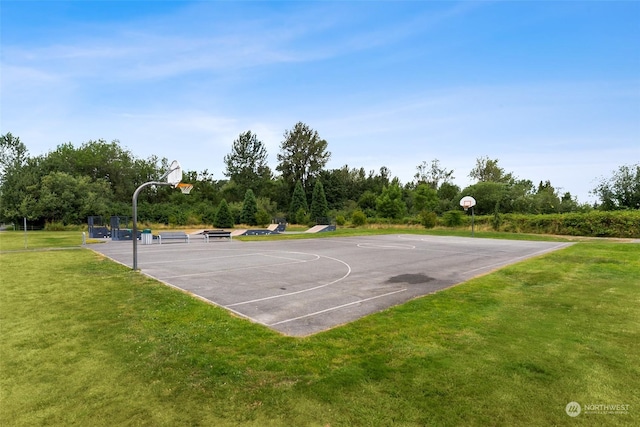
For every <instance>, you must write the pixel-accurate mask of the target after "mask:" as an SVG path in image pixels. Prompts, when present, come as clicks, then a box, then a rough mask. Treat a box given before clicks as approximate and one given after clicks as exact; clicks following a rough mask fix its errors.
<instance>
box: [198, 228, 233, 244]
mask: <svg viewBox="0 0 640 427" xmlns="http://www.w3.org/2000/svg"><path fill="white" fill-rule="evenodd" d="M202 234H203V235H204V241H205V242H208V241H209V239H210V238H211V237H214V238H220V239H225V238H226V239H229V240H231V232H230V231H226V230H204V231H203V232H202Z"/></svg>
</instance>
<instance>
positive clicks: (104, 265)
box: [0, 243, 640, 427]
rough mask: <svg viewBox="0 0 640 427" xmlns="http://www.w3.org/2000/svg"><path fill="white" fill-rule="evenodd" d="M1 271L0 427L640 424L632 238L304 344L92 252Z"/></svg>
mask: <svg viewBox="0 0 640 427" xmlns="http://www.w3.org/2000/svg"><path fill="white" fill-rule="evenodd" d="M0 268H1V270H0V271H1V274H2V281H1V284H0V322H1V323H0V327H1V332H2V340H1V341H0V364H1V365H0V366H1V370H0V425H7V426H33V425H60V426H69V425H82V426H86V425H91V426H100V425H104V426H107V425H108V426H112V425H131V426H136V425H149V426H181V425H203V426H204V425H207V426H209V425H210V426H227V425H229V426H231V425H233V426H237V425H240V426H245V425H247V426H333V427H336V426H391V425H393V426H395V425H398V426H422V425H442V426H449V425H464V426H476V425H477V426H484V425H504V426H513V425H540V426H543V425H544V426H546V425H568V424H574V423H575V424H578V425H594V426H595V425H598V426H600V425H638V424H640V397H639V395H638V392H637V389H638V384H640V363H639V362H640V346H639V345H638V343H639V342H640V289H639V288H640V280H639V278H638V277H639V272H640V245H638V244H630V243H578V244H576V245H573V246H571V247H569V248H566V249H563V250H561V251H557V252H554V253H550V254H547V255H545V256H542V257H539V258H535V259H532V260H528V261H525V262H522V263H520V264H517V265H512V266H509V267H507V268H504V269H502V270H499V271H497V272H494V273H492V274H490V275H486V276H482V277H479V278H476V279H474V280H471V281H469V282H466V283H464V284H461V285H459V286H456V287H454V288H451V289H448V290H445V291H441V292H438V293H436V294H434V295H429V296H426V297H423V298H419V299H416V300H413V301H410V302H408V303H406V304H404V305H402V306H398V307H394V308H391V309H388V310H386V311H384V312H381V313H377V314H374V315H370V316H367V317H365V318H363V319H361V320H359V321H357V322H354V323H351V324H348V325H345V326H342V327H339V328H336V329H333V330H331V331H327V332H324V333H321V334H317V335H314V336H311V337H307V338H302V339H300V338H290V337H283V336H281V335H279V334H277V333H275V332H272V331H270V330H269V329H266V328H264V327H262V326H260V325H255V324H252V323H250V322H248V321H246V320H244V319H239V318H236V317H234V316H232V315H231V314H229V313H228V312H227V311H225V310H224V309H221V308H218V307H214V306H211V305H208V304H206V303H204V302H202V301H199V300H197V299H195V298H192V297H190V296H189V295H186V294H184V293H181V292H179V291H176V290H173V289H171V288H168V287H166V286H165V285H163V284H160V283H158V282H156V281H154V280H151V279H149V278H147V277H145V276H143V275H141V274H139V273H135V272H132V271H131V270H130V269H128V268H126V267H124V266H122V265H119V264H116V263H114V262H111V261H109V260H108V259H105V258H103V257H101V256H99V255H97V254H95V253H93V252H91V251H89V250H80V251H79V250H62V251H31V252H19V253H18V252H16V253H3V254H0ZM232 285H233V284H230V286H232ZM571 401H576V402H579V403H581V404H582V405H589V404H621V405H629V410H628V413H626V414H615V415H614V414H609V415H606V414H581V415H579V416H578V417H577V418H570V417H568V416H567V414H566V413H565V406H566V405H567V403H569V402H571Z"/></svg>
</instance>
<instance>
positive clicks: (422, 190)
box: [412, 183, 438, 213]
mask: <svg viewBox="0 0 640 427" xmlns="http://www.w3.org/2000/svg"><path fill="white" fill-rule="evenodd" d="M412 196H413V210H414V212H415V213H419V212H422V211H429V212H432V211H434V210H435V209H436V208H437V207H438V192H437V191H436V190H435V189H434V188H433V187H431V185H430V184H426V183H423V184H418V186H417V187H416V189H415V190H413V192H412Z"/></svg>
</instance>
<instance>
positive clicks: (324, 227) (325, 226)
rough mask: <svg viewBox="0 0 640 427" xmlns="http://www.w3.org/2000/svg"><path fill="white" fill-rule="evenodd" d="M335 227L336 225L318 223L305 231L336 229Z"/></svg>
mask: <svg viewBox="0 0 640 427" xmlns="http://www.w3.org/2000/svg"><path fill="white" fill-rule="evenodd" d="M335 229H336V226H335V225H316V226H315V227H311V228H310V229H308V230H307V231H305V233H321V232H323V231H334V230H335Z"/></svg>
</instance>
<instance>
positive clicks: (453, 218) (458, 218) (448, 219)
mask: <svg viewBox="0 0 640 427" xmlns="http://www.w3.org/2000/svg"><path fill="white" fill-rule="evenodd" d="M442 220H443V222H444V225H446V226H447V227H459V226H461V225H462V224H463V223H464V216H463V213H462V212H460V211H447V212H445V213H444V215H443V216H442Z"/></svg>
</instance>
